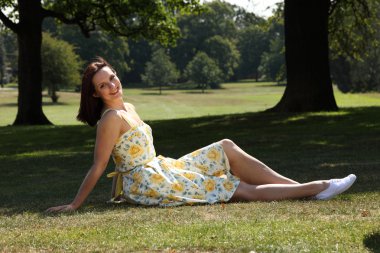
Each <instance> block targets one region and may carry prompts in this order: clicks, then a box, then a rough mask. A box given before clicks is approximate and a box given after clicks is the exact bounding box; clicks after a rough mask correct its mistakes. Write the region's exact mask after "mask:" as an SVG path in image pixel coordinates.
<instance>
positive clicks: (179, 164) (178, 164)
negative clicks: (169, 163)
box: [173, 160, 185, 170]
mask: <svg viewBox="0 0 380 253" xmlns="http://www.w3.org/2000/svg"><path fill="white" fill-rule="evenodd" d="M173 165H174V167H176V168H177V169H181V170H182V169H184V168H185V162H183V161H178V160H175V161H173Z"/></svg>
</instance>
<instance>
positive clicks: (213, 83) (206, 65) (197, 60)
mask: <svg viewBox="0 0 380 253" xmlns="http://www.w3.org/2000/svg"><path fill="white" fill-rule="evenodd" d="M185 75H186V76H187V78H189V79H190V80H191V81H193V82H194V83H197V84H199V85H200V86H201V88H202V92H204V90H205V89H206V88H207V86H210V87H211V88H218V87H219V85H220V83H221V82H222V78H223V73H222V71H221V70H220V69H219V67H218V64H217V63H216V62H215V61H214V60H213V59H211V58H210V57H208V55H207V54H206V53H204V52H198V53H197V54H196V55H195V56H194V58H193V59H192V60H191V61H190V62H189V64H188V65H187V66H186V69H185Z"/></svg>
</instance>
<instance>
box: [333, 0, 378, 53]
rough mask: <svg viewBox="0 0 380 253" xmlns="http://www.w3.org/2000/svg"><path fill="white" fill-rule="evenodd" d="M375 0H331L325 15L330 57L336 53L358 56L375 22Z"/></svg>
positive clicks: (370, 37) (373, 42)
mask: <svg viewBox="0 0 380 253" xmlns="http://www.w3.org/2000/svg"><path fill="white" fill-rule="evenodd" d="M379 4H380V3H379V1H378V0H334V1H332V7H331V11H330V17H329V43H330V47H331V49H332V50H333V51H334V55H333V58H336V57H338V56H340V55H343V56H349V57H351V58H353V59H358V60H359V59H361V56H363V53H365V51H366V49H367V47H368V46H369V45H370V46H371V47H373V46H378V43H379V41H378V40H374V35H375V33H376V31H377V28H376V26H378V25H379V16H378V13H377V12H378V9H379Z"/></svg>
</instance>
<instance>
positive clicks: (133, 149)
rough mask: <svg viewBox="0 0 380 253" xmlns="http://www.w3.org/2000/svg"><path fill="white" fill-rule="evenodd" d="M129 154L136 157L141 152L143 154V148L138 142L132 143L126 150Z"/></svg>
mask: <svg viewBox="0 0 380 253" xmlns="http://www.w3.org/2000/svg"><path fill="white" fill-rule="evenodd" d="M128 152H129V154H130V155H131V156H132V158H136V157H138V156H140V155H142V154H144V149H143V148H142V147H141V146H140V145H138V144H132V146H131V147H130V148H129V150H128Z"/></svg>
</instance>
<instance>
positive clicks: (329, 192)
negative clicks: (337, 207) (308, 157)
mask: <svg viewBox="0 0 380 253" xmlns="http://www.w3.org/2000/svg"><path fill="white" fill-rule="evenodd" d="M355 180H356V176H355V175H354V174H351V175H348V176H347V177H345V178H340V179H330V180H329V183H330V184H329V186H328V187H327V189H326V190H324V191H321V192H320V193H318V194H317V195H315V199H319V200H328V199H331V198H333V197H335V196H336V195H338V194H341V193H342V192H344V191H346V190H347V189H348V188H350V187H351V185H352V184H353V183H354V182H355Z"/></svg>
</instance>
